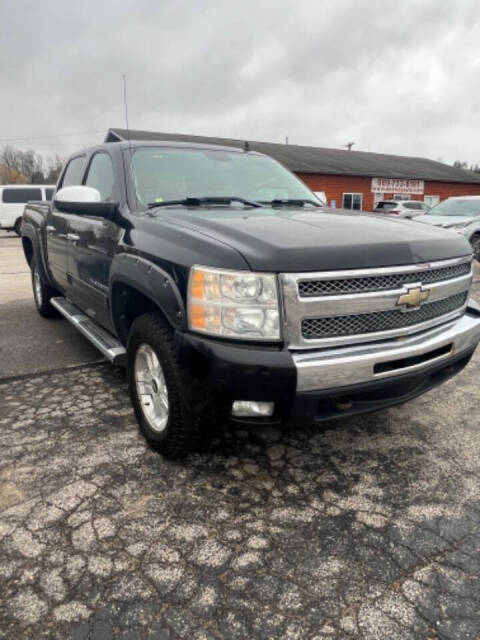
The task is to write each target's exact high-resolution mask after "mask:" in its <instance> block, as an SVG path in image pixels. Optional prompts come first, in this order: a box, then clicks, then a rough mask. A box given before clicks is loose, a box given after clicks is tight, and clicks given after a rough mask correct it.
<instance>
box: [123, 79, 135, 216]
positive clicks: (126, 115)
mask: <svg viewBox="0 0 480 640" xmlns="http://www.w3.org/2000/svg"><path fill="white" fill-rule="evenodd" d="M122 79H123V104H124V106H125V124H126V125H127V140H128V149H129V151H130V154H129V162H131V161H132V142H131V140H130V127H129V126H128V102H127V76H126V75H125V74H123V75H122ZM133 194H134V198H135V204H136V205H137V208H138V200H137V189H136V188H134V190H133Z"/></svg>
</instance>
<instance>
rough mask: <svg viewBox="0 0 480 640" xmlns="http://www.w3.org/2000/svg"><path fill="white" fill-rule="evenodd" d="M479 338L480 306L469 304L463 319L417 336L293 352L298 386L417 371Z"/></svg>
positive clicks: (355, 381) (467, 348)
mask: <svg viewBox="0 0 480 640" xmlns="http://www.w3.org/2000/svg"><path fill="white" fill-rule="evenodd" d="M473 304H474V305H475V304H476V303H473ZM479 341H480V309H479V310H476V309H475V307H474V306H470V307H468V309H467V312H466V313H465V315H463V316H462V317H461V318H460V319H458V320H454V321H452V322H449V323H448V324H446V325H441V326H440V327H436V328H434V329H431V330H429V331H424V332H422V333H420V334H417V335H414V336H410V337H406V338H400V339H399V338H397V339H395V340H389V341H382V342H380V343H373V344H366V345H358V346H352V347H349V348H346V349H338V348H337V349H328V350H323V351H321V352H318V351H317V352H315V353H297V354H294V355H293V361H294V363H295V367H296V369H297V390H298V391H313V390H316V389H331V388H333V389H334V388H338V387H342V386H349V385H355V384H361V383H365V382H372V381H374V380H380V379H387V378H392V377H394V376H398V375H404V374H408V373H414V372H417V371H421V370H422V369H424V368H425V367H428V366H431V365H435V364H437V363H441V362H444V361H445V362H447V361H448V360H450V359H451V358H452V356H454V355H456V354H461V353H465V352H468V351H471V350H472V349H474V348H475V347H476V346H477V344H478V342H479Z"/></svg>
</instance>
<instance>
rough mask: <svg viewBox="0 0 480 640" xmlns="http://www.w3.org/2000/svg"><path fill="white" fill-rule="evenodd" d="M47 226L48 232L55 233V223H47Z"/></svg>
mask: <svg viewBox="0 0 480 640" xmlns="http://www.w3.org/2000/svg"><path fill="white" fill-rule="evenodd" d="M45 228H46V230H47V233H55V227H54V226H53V224H47V226H46V227H45Z"/></svg>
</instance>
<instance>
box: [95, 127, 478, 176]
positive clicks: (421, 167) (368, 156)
mask: <svg viewBox="0 0 480 640" xmlns="http://www.w3.org/2000/svg"><path fill="white" fill-rule="evenodd" d="M129 138H130V139H131V140H132V142H133V141H135V142H138V141H139V140H145V141H151V142H153V141H159V142H170V141H176V142H190V143H197V144H207V145H213V146H222V147H230V148H232V147H233V148H243V145H244V144H245V141H244V140H240V139H237V138H217V137H214V136H197V135H187V134H178V133H173V134H172V133H160V132H155V131H140V130H132V129H130V130H129V131H127V130H126V129H121V128H115V127H112V128H110V129H109V130H108V132H107V136H106V138H105V142H114V141H120V140H124V141H125V140H128V139H129ZM249 145H250V148H251V150H252V151H258V152H260V153H264V154H266V155H269V156H272V157H273V158H275V159H276V160H277V161H279V162H280V163H281V164H283V165H285V166H286V167H287V168H288V169H290V170H291V171H294V172H295V173H302V174H310V175H311V174H325V175H343V176H351V177H364V178H373V177H378V178H397V179H418V180H427V181H430V182H455V183H461V184H463V183H465V184H480V174H477V173H474V172H472V171H466V170H464V169H457V168H456V167H452V166H450V165H446V164H444V163H442V162H438V161H435V160H429V159H428V158H420V157H415V156H396V155H391V154H383V153H376V152H373V151H347V150H344V149H332V148H328V147H312V146H304V145H293V144H288V145H287V144H282V143H278V142H258V141H257V142H256V141H249Z"/></svg>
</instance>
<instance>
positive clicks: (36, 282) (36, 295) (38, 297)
mask: <svg viewBox="0 0 480 640" xmlns="http://www.w3.org/2000/svg"><path fill="white" fill-rule="evenodd" d="M30 269H31V276H32V289H33V300H34V302H35V306H36V308H37V311H38V313H39V314H40V315H41V316H42V317H44V318H54V317H55V316H57V315H58V311H57V310H56V309H55V307H52V305H51V303H50V300H51V299H52V298H54V297H55V296H58V295H59V294H58V291H56V290H55V289H53V288H52V287H51V286H50V285H49V284H48V282H46V280H45V279H44V278H43V276H42V274H41V272H40V270H39V269H38V267H37V263H36V262H35V257H33V258H32V262H31V263H30Z"/></svg>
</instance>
